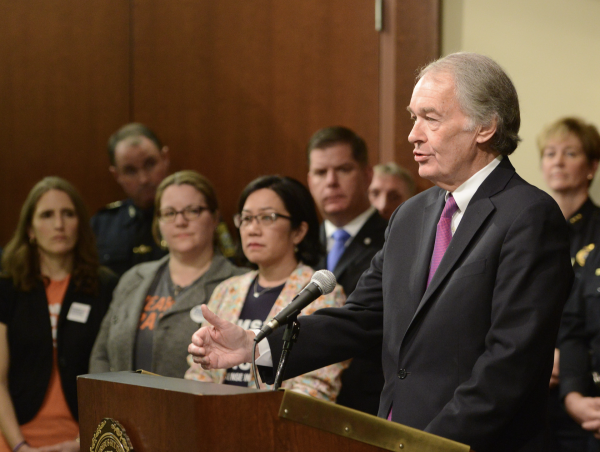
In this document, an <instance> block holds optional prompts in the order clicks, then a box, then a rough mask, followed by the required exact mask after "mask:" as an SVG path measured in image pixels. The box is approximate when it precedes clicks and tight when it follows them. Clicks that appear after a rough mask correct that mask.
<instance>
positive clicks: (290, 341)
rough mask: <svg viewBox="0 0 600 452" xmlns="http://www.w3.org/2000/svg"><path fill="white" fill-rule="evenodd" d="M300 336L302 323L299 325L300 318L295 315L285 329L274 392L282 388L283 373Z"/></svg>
mask: <svg viewBox="0 0 600 452" xmlns="http://www.w3.org/2000/svg"><path fill="white" fill-rule="evenodd" d="M299 334H300V323H298V316H297V315H295V316H294V317H293V318H292V319H291V321H290V322H288V324H287V325H286V327H285V331H284V333H283V351H282V352H281V358H280V359H279V366H278V367H277V373H276V374H275V383H274V385H273V391H277V390H278V389H279V388H280V387H281V380H282V379H283V372H284V371H285V367H286V365H287V358H288V355H289V353H290V351H291V350H292V347H293V346H294V343H295V342H296V340H298V335H299Z"/></svg>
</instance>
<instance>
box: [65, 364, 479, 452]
mask: <svg viewBox="0 0 600 452" xmlns="http://www.w3.org/2000/svg"><path fill="white" fill-rule="evenodd" d="M77 390H78V397H79V429H80V434H81V451H82V452H87V451H89V450H90V446H91V445H92V443H94V446H95V449H92V450H93V451H96V450H98V451H99V450H103V451H104V452H108V451H112V450H124V451H125V452H127V448H125V449H123V448H121V449H120V448H119V447H112V446H115V445H114V444H113V445H112V446H111V445H109V446H108V447H107V445H106V444H104V445H103V446H102V447H98V444H99V442H98V441H99V436H100V435H99V434H98V433H96V429H97V428H98V426H99V425H100V424H101V423H102V421H103V419H105V418H110V419H113V420H116V421H118V423H120V425H121V426H122V427H123V428H124V430H125V433H126V435H127V436H128V437H129V439H130V440H131V446H133V449H134V450H135V452H155V451H156V452H171V451H173V452H175V451H176V452H197V451H210V452H229V451H231V452H246V451H257V452H275V451H277V452H280V451H285V452H304V451H327V452H329V451H344V452H346V451H348V452H354V451H356V452H372V451H383V450H390V451H397V452H421V451H427V452H442V451H443V452H468V451H469V450H470V449H469V447H468V446H465V445H463V444H459V443H456V442H454V441H450V440H447V439H444V438H440V437H439V436H435V435H431V434H428V433H425V432H422V431H420V430H416V429H413V428H410V427H405V426H403V425H400V424H395V423H392V422H388V421H386V420H384V419H380V418H377V417H375V416H371V415H368V414H364V413H361V412H358V411H355V410H352V409H349V408H345V407H340V406H338V405H335V404H333V403H329V402H323V401H320V400H317V399H314V398H312V397H307V396H304V395H301V394H297V393H294V392H292V391H277V392H272V391H257V390H253V389H247V388H241V387H236V386H229V385H217V384H210V383H200V382H196V381H188V380H183V379H177V378H167V377H159V376H154V375H147V374H138V373H135V372H115V373H104V374H94V375H82V376H80V377H79V378H78V380H77ZM117 446H118V445H117Z"/></svg>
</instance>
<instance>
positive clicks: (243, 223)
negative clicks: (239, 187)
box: [233, 212, 292, 229]
mask: <svg viewBox="0 0 600 452" xmlns="http://www.w3.org/2000/svg"><path fill="white" fill-rule="evenodd" d="M255 218H256V221H257V222H258V224H259V225H261V226H271V225H272V224H273V223H275V222H276V221H277V218H285V219H286V220H290V221H291V220H292V217H288V216H287V215H282V214H280V213H275V212H273V213H259V214H258V215H246V214H242V215H240V214H239V213H237V214H235V215H234V216H233V224H235V227H236V228H238V229H241V228H245V227H248V226H250V225H251V224H252V221H253V220H254V219H255Z"/></svg>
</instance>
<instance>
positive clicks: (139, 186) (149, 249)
mask: <svg viewBox="0 0 600 452" xmlns="http://www.w3.org/2000/svg"><path fill="white" fill-rule="evenodd" d="M108 155H109V158H110V164H111V166H110V167H109V171H110V173H111V174H112V175H113V177H114V178H115V180H116V181H117V183H118V184H119V185H120V186H121V187H122V188H123V191H124V192H125V194H126V195H127V199H125V200H123V201H116V202H113V203H111V204H109V205H107V206H106V207H105V208H103V209H101V210H100V211H99V212H98V213H96V215H94V217H93V218H92V229H93V230H94V233H95V234H96V240H97V246H98V256H99V258H100V264H101V265H105V266H107V267H109V268H110V269H111V270H112V271H114V272H115V273H116V274H118V275H119V276H120V275H122V274H123V273H125V272H126V271H127V270H129V269H130V268H131V267H133V266H134V265H136V264H139V263H141V262H147V261H152V260H156V259H160V258H161V257H162V256H164V255H165V254H166V250H164V249H162V248H161V247H160V246H159V245H158V244H157V243H156V242H155V241H154V239H153V237H152V219H153V217H154V195H155V194H156V188H157V187H158V185H159V184H160V182H161V181H162V180H163V179H164V178H165V177H166V176H167V174H168V170H169V148H168V147H166V146H163V145H162V143H161V142H160V140H159V139H158V137H157V136H156V134H155V133H154V132H152V131H151V130H150V129H149V128H148V127H146V126H145V125H143V124H139V123H131V124H127V125H125V126H123V127H122V128H120V129H119V130H118V131H116V132H115V133H114V134H113V135H112V136H111V137H110V139H109V140H108Z"/></svg>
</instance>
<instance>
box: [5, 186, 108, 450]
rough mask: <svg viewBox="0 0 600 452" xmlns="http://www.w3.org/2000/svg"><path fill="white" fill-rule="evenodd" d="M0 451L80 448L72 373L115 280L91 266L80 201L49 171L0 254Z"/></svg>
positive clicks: (83, 367) (92, 251)
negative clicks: (0, 433) (0, 262)
mask: <svg viewBox="0 0 600 452" xmlns="http://www.w3.org/2000/svg"><path fill="white" fill-rule="evenodd" d="M2 269H3V272H2V277H1V278H0V429H1V430H2V437H0V451H2V452H4V451H10V450H13V451H19V452H30V451H38V450H55V451H69V452H76V451H79V425H78V411H77V408H78V406H77V375H81V374H86V373H88V364H89V358H90V353H91V351H92V346H93V345H94V340H95V339H96V335H97V334H98V330H99V329H100V324H101V322H102V318H103V317H104V315H105V314H106V311H107V310H108V305H109V303H110V300H111V297H112V292H113V290H114V288H115V285H116V284H117V277H116V276H115V275H114V274H113V273H112V272H110V271H109V270H108V269H105V268H102V267H100V266H99V264H98V256H97V253H96V245H95V241H94V234H93V232H92V229H91V227H90V222H89V216H88V213H87V209H86V207H85V204H84V202H83V199H82V198H81V196H80V195H79V193H78V192H77V190H76V189H75V187H73V186H72V185H71V184H70V183H69V182H67V181H66V180H64V179H61V178H59V177H46V178H45V179H43V180H41V181H40V182H38V183H37V184H36V185H35V186H34V187H33V188H32V189H31V191H30V192H29V195H28V196H27V199H26V200H25V203H24V204H23V207H22V208H21V215H20V217H19V222H18V225H17V229H16V231H15V233H14V235H13V237H12V239H11V241H10V242H9V244H8V245H7V246H6V249H5V250H4V255H3V256H2Z"/></svg>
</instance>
